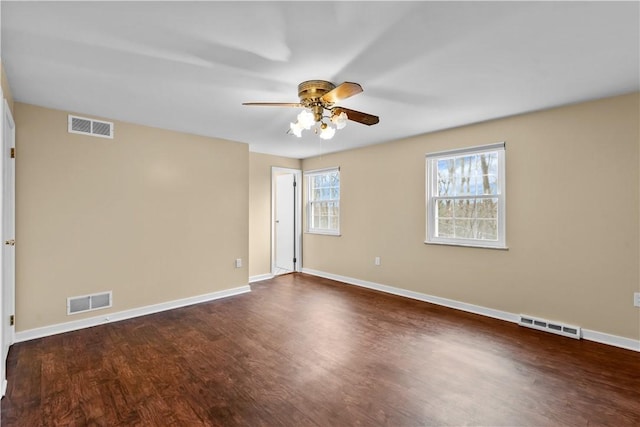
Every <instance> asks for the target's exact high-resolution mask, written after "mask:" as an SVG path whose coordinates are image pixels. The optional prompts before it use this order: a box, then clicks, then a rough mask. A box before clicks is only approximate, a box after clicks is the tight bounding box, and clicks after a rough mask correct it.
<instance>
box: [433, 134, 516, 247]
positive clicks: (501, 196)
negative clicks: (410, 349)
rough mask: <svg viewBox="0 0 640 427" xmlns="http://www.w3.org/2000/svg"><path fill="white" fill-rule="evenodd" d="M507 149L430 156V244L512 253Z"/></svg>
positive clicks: (497, 146)
mask: <svg viewBox="0 0 640 427" xmlns="http://www.w3.org/2000/svg"><path fill="white" fill-rule="evenodd" d="M504 164H505V145H504V142H501V143H498V144H492V145H486V146H482V147H472V148H467V149H459V150H453V151H446V152H439V153H432V154H427V240H426V242H425V243H440V244H449V245H460V246H479V247H491V248H506V239H505V166H504Z"/></svg>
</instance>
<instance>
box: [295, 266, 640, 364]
mask: <svg viewBox="0 0 640 427" xmlns="http://www.w3.org/2000/svg"><path fill="white" fill-rule="evenodd" d="M302 272H303V273H306V274H311V275H312V276H318V277H324V278H326V279H331V280H337V281H339V282H343V283H346V284H349V285H356V286H360V287H363V288H368V289H374V290H376V291H381V292H386V293H388V294H393V295H399V296H403V297H407V298H411V299H416V300H419V301H425V302H430V303H433V304H437V305H441V306H444V307H449V308H455V309H457V310H462V311H466V312H469V313H475V314H481V315H483V316H487V317H492V318H494V319H499V320H505V321H507V322H513V323H518V321H519V319H520V316H519V315H518V314H515V313H509V312H507V311H500V310H494V309H492V308H487V307H482V306H479V305H474V304H468V303H466V302H460V301H456V300H451V299H447V298H440V297H436V296H433V295H427V294H422V293H420V292H413V291H408V290H406V289H401V288H395V287H393V286H387V285H381V284H379V283H374V282H368V281H366V280H360V279H354V278H352V277H346V276H340V275H338V274H332V273H326V272H324V271H318V270H312V269H309V268H303V269H302ZM582 338H583V339H585V340H588V341H594V342H598V343H601V344H607V345H611V346H614V347H620V348H624V349H627V350H634V351H638V352H640V340H633V339H631V338H624V337H619V336H617V335H610V334H606V333H604V332H597V331H591V330H588V329H582Z"/></svg>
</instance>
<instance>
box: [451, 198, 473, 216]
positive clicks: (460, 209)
mask: <svg viewBox="0 0 640 427" xmlns="http://www.w3.org/2000/svg"><path fill="white" fill-rule="evenodd" d="M475 210H476V201H475V199H461V200H456V204H455V208H454V211H453V212H454V215H455V217H456V218H474V217H475Z"/></svg>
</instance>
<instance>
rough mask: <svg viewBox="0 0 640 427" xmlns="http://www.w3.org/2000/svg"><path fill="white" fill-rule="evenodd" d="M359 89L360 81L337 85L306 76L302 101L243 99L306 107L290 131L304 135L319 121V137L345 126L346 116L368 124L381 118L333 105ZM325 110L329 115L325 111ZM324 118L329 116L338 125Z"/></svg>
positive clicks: (301, 89)
mask: <svg viewBox="0 0 640 427" xmlns="http://www.w3.org/2000/svg"><path fill="white" fill-rule="evenodd" d="M360 92H362V86H360V85H359V84H358V83H352V82H344V83H342V84H340V85H338V86H336V85H334V84H333V83H331V82H328V81H325V80H307V81H305V82H302V83H300V84H299V85H298V97H299V98H300V102H244V103H243V104H242V105H258V106H266V107H298V108H305V110H304V111H302V112H301V113H300V114H298V121H297V122H296V123H291V124H290V128H289V130H288V132H291V133H293V134H294V135H295V136H297V137H301V136H302V130H303V129H311V127H312V126H313V125H314V124H316V123H317V124H318V127H316V128H315V132H316V133H318V132H320V138H323V139H331V138H332V137H333V135H334V134H335V130H336V129H342V128H343V127H345V126H346V124H347V120H351V121H354V122H358V123H362V124H364V125H367V126H371V125H375V124H376V123H378V122H379V121H380V119H379V118H378V116H374V115H372V114H368V113H362V112H360V111H356V110H351V109H349V108H344V107H339V106H337V105H334V104H335V103H336V102H338V101H341V100H343V99H347V98H349V97H352V96H354V95H357V94H359V93H360ZM325 110H327V111H328V112H329V115H327V116H325V115H324V112H325ZM324 119H329V120H330V121H331V123H332V124H333V125H335V128H334V127H332V126H330V125H329V124H328V123H326V122H325V121H324Z"/></svg>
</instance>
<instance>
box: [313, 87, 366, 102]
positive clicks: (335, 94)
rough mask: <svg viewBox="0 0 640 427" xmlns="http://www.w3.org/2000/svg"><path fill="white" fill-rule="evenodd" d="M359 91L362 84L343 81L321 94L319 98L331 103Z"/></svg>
mask: <svg viewBox="0 0 640 427" xmlns="http://www.w3.org/2000/svg"><path fill="white" fill-rule="evenodd" d="M360 92H362V86H360V85H359V84H358V83H352V82H344V83H342V84H341V85H340V86H336V87H335V88H334V89H332V90H330V91H329V92H327V93H325V94H324V95H322V96H321V97H320V99H322V100H323V101H324V102H328V103H330V104H333V103H334V102H338V101H340V100H343V99H347V98H349V97H352V96H353V95H357V94H359V93H360Z"/></svg>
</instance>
